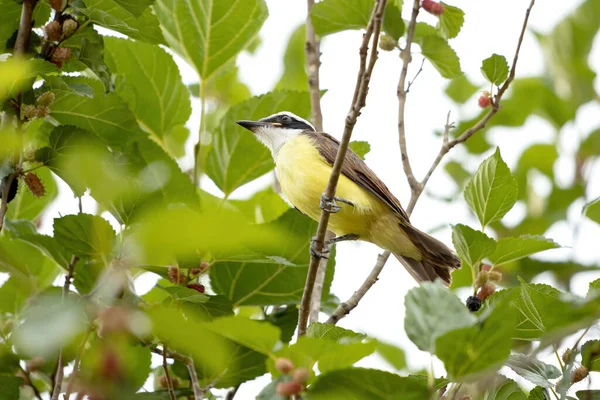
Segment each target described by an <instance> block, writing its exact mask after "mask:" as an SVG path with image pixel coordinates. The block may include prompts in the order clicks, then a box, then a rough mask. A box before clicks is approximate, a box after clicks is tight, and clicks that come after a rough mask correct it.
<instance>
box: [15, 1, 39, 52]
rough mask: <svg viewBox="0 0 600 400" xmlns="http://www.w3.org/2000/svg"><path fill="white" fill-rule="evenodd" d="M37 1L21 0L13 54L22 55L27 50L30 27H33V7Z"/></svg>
mask: <svg viewBox="0 0 600 400" xmlns="http://www.w3.org/2000/svg"><path fill="white" fill-rule="evenodd" d="M37 2H38V0H23V8H22V10H21V21H20V22H19V32H18V33H17V39H16V40H15V56H24V55H25V53H26V52H27V46H28V45H29V38H30V37H31V29H32V28H33V23H32V17H33V9H34V8H35V6H36V4H37Z"/></svg>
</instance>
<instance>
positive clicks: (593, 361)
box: [581, 340, 600, 371]
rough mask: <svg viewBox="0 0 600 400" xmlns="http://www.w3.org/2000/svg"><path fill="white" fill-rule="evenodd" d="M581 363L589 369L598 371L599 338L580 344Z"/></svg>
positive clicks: (599, 365) (599, 362)
mask: <svg viewBox="0 0 600 400" xmlns="http://www.w3.org/2000/svg"><path fill="white" fill-rule="evenodd" d="M581 365H583V366H584V367H586V368H587V369H589V370H590V371H600V340H589V341H587V342H585V343H584V344H583V346H581Z"/></svg>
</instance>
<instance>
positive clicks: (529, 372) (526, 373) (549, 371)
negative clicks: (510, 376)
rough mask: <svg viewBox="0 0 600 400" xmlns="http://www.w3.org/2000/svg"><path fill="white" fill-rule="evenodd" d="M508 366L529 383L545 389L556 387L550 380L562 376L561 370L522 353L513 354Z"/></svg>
mask: <svg viewBox="0 0 600 400" xmlns="http://www.w3.org/2000/svg"><path fill="white" fill-rule="evenodd" d="M506 365H507V366H509V367H510V368H511V369H512V370H513V371H515V372H516V373H517V374H519V375H521V376H522V377H523V378H525V379H527V380H528V381H529V382H532V383H534V384H536V385H537V386H541V387H543V388H550V387H554V385H555V383H552V382H550V381H549V379H556V378H559V377H560V376H561V373H560V371H559V369H558V368H556V367H555V366H554V365H550V364H546V363H544V362H542V361H540V360H538V359H536V358H535V356H527V355H525V354H522V353H514V354H511V355H510V357H509V358H508V362H507V363H506Z"/></svg>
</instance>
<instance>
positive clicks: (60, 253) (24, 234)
mask: <svg viewBox="0 0 600 400" xmlns="http://www.w3.org/2000/svg"><path fill="white" fill-rule="evenodd" d="M4 229H5V231H6V232H8V233H9V234H10V236H11V237H13V238H15V239H19V240H22V241H23V242H25V243H29V244H30V245H32V246H33V247H35V248H37V249H38V250H39V251H41V252H42V253H44V254H45V255H46V256H48V257H50V258H51V259H52V260H54V262H55V263H56V264H58V265H60V266H61V267H63V268H66V267H67V266H68V265H69V261H70V258H71V255H70V253H69V252H67V251H66V250H65V249H64V247H62V246H60V245H59V244H58V242H57V241H56V238H54V237H52V236H46V235H41V234H39V233H37V228H36V227H35V225H34V224H33V223H32V222H30V221H27V220H16V221H6V222H5V226H4Z"/></svg>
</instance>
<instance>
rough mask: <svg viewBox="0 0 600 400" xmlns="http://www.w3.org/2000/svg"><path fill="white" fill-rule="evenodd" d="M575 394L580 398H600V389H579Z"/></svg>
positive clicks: (580, 399)
mask: <svg viewBox="0 0 600 400" xmlns="http://www.w3.org/2000/svg"><path fill="white" fill-rule="evenodd" d="M575 395H576V396H577V399H578V400H600V390H579V391H577V392H576V393H575Z"/></svg>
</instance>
